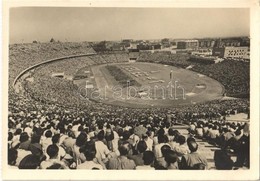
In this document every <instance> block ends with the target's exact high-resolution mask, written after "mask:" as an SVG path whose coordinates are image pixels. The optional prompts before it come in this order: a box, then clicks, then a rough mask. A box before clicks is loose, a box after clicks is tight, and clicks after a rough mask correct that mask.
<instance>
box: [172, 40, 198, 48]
mask: <svg viewBox="0 0 260 181" xmlns="http://www.w3.org/2000/svg"><path fill="white" fill-rule="evenodd" d="M198 47H199V41H198V40H183V41H178V42H177V49H197V48H198Z"/></svg>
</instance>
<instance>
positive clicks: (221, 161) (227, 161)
mask: <svg viewBox="0 0 260 181" xmlns="http://www.w3.org/2000/svg"><path fill="white" fill-rule="evenodd" d="M214 162H215V167H216V169H217V170H232V168H233V164H234V163H233V161H232V159H231V156H230V155H229V153H228V147H226V146H223V147H222V148H221V150H216V151H215V152H214Z"/></svg>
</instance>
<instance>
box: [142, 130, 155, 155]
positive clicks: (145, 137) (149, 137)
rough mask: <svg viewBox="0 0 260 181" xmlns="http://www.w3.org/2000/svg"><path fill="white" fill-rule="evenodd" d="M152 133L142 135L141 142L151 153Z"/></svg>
mask: <svg viewBox="0 0 260 181" xmlns="http://www.w3.org/2000/svg"><path fill="white" fill-rule="evenodd" d="M152 137H153V133H152V131H147V132H146V134H145V135H143V140H144V141H145V143H146V145H147V150H149V151H153V139H152Z"/></svg>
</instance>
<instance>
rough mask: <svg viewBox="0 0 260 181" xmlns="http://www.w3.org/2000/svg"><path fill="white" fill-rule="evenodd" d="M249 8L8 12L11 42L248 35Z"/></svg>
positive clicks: (18, 9) (62, 9)
mask: <svg viewBox="0 0 260 181" xmlns="http://www.w3.org/2000/svg"><path fill="white" fill-rule="evenodd" d="M249 24H250V12H249V9H234V8H233V9H228V8H222V9H210V8H205V9H192V8H185V9H181V8H87V7H86V8H76V7H71V8H49V7H46V8H43V7H38V8H12V9H11V10H10V26H9V28H10V43H21V42H32V41H33V40H38V41H41V42H44V41H49V40H50V39H51V38H52V37H53V38H54V39H56V40H60V41H101V40H120V39H161V38H203V37H227V36H249V27H250V26H249Z"/></svg>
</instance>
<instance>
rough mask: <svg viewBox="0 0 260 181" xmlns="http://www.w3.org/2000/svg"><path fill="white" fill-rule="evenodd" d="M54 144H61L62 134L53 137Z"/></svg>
mask: <svg viewBox="0 0 260 181" xmlns="http://www.w3.org/2000/svg"><path fill="white" fill-rule="evenodd" d="M51 140H52V143H53V144H57V143H59V141H60V134H55V135H53V137H52V139H51Z"/></svg>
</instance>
